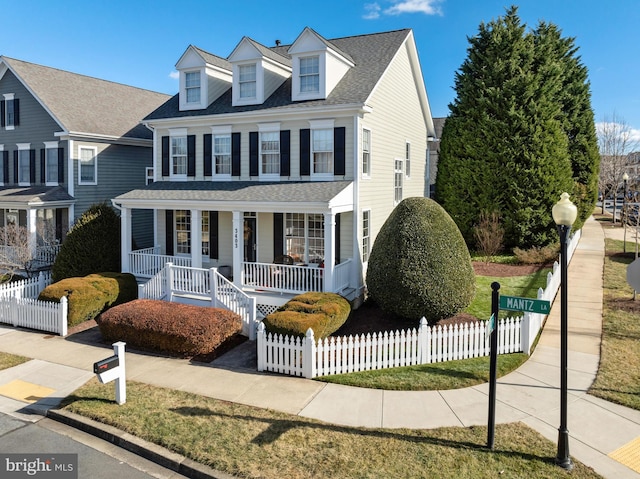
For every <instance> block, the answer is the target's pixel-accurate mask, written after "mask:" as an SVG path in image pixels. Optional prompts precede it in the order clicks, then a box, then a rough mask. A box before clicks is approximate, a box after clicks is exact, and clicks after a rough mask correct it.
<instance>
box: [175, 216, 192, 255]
mask: <svg viewBox="0 0 640 479" xmlns="http://www.w3.org/2000/svg"><path fill="white" fill-rule="evenodd" d="M176 254H191V211H189V210H176Z"/></svg>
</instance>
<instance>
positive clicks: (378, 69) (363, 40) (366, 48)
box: [145, 29, 411, 120]
mask: <svg viewBox="0 0 640 479" xmlns="http://www.w3.org/2000/svg"><path fill="white" fill-rule="evenodd" d="M410 33H411V30H409V29H404V30H396V31H392V32H384V33H374V34H370V35H359V36H354V37H344V38H335V39H332V40H328V41H329V42H330V44H331V45H333V46H335V48H338V49H339V50H340V51H341V52H344V53H346V54H348V55H349V56H350V57H351V58H352V59H353V62H354V63H355V66H354V67H352V68H350V69H349V71H348V72H347V73H346V74H345V76H344V77H343V78H342V80H341V81H340V82H339V83H338V85H336V87H335V88H334V89H333V91H332V92H331V94H330V95H329V96H328V98H327V99H326V100H310V101H303V102H294V101H292V100H291V78H289V79H287V80H285V82H284V83H283V84H282V85H281V86H280V87H279V88H278V89H277V90H276V91H275V92H274V93H273V94H272V95H271V96H270V97H269V98H268V99H267V100H266V101H265V102H264V103H263V104H261V105H250V106H237V107H234V106H232V103H231V100H232V98H231V88H229V90H227V91H226V92H225V93H224V94H223V95H222V96H220V98H218V99H217V100H216V101H214V102H213V103H212V104H210V105H209V106H208V107H207V108H205V109H203V110H190V111H180V108H179V103H178V95H175V96H174V97H173V98H171V99H170V100H169V101H167V102H166V103H165V104H164V105H162V106H161V107H160V108H158V109H157V110H155V111H154V112H152V113H151V114H149V115H148V116H147V117H146V118H145V120H155V119H161V118H176V117H185V116H201V115H203V116H204V115H216V114H223V113H239V112H243V111H257V110H266V109H279V110H287V109H294V108H305V107H308V108H310V107H317V106H335V105H343V104H364V103H365V101H366V100H367V99H368V98H369V96H370V94H371V92H372V91H373V89H374V88H375V86H376V84H377V83H378V81H379V80H380V78H381V77H382V74H383V73H384V72H385V70H386V68H387V67H388V66H389V64H390V62H391V60H392V59H393V58H394V56H395V54H396V53H397V51H398V49H399V48H400V46H401V45H402V44H403V42H404V41H405V40H406V39H407V36H408V35H409V34H410ZM288 48H289V46H282V45H281V46H278V47H274V48H271V49H270V50H273V51H275V52H277V53H278V54H280V55H283V54H284V52H286V50H287V49H288Z"/></svg>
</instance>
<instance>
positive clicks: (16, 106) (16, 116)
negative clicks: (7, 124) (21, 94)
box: [13, 98, 20, 126]
mask: <svg viewBox="0 0 640 479" xmlns="http://www.w3.org/2000/svg"><path fill="white" fill-rule="evenodd" d="M13 124H14V125H15V126H19V125H20V100H19V99H18V98H16V99H14V100H13Z"/></svg>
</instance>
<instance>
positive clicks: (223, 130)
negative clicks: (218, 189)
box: [211, 125, 233, 181]
mask: <svg viewBox="0 0 640 479" xmlns="http://www.w3.org/2000/svg"><path fill="white" fill-rule="evenodd" d="M232 133H233V127H232V126H231V125H218V126H212V127H211V161H212V162H213V164H212V165H211V178H212V179H213V181H219V180H230V179H231V178H232V176H231V172H229V174H225V173H217V174H216V143H215V139H216V136H229V137H231V141H232V144H231V151H230V154H231V155H233V137H232V136H231V134H232ZM230 161H231V163H232V164H231V168H233V156H231V159H230Z"/></svg>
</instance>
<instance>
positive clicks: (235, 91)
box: [231, 60, 264, 106]
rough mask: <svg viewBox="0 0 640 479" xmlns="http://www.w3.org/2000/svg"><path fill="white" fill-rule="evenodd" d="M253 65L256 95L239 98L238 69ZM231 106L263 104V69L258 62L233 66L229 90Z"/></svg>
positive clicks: (247, 62)
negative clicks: (230, 88) (231, 82)
mask: <svg viewBox="0 0 640 479" xmlns="http://www.w3.org/2000/svg"><path fill="white" fill-rule="evenodd" d="M250 65H255V67H256V80H255V81H256V95H255V96H254V97H240V67H244V66H250ZM231 96H232V106H242V105H259V104H261V103H263V102H264V67H263V65H262V62H261V61H260V60H253V61H246V62H242V63H238V64H236V65H233V86H232V90H231Z"/></svg>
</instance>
